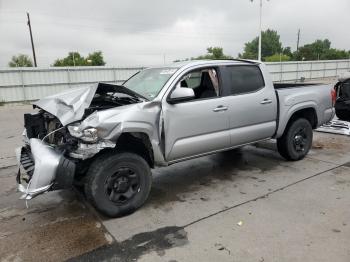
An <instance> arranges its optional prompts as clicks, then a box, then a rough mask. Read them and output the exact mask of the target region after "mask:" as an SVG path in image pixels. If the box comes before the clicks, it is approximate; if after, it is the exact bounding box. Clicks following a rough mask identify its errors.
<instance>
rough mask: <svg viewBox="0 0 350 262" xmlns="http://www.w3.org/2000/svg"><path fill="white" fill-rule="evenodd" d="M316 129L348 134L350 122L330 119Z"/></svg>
mask: <svg viewBox="0 0 350 262" xmlns="http://www.w3.org/2000/svg"><path fill="white" fill-rule="evenodd" d="M316 131H318V132H325V133H332V134H341V135H347V136H350V122H347V121H342V120H332V121H331V122H329V123H327V124H324V125H322V126H320V127H319V128H317V129H316Z"/></svg>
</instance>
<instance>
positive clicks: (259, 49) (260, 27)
mask: <svg viewBox="0 0 350 262" xmlns="http://www.w3.org/2000/svg"><path fill="white" fill-rule="evenodd" d="M250 1H251V2H253V1H254V0H250ZM259 1H260V5H259V8H260V9H259V48H258V60H259V61H261V30H262V7H263V3H262V2H263V0H259ZM267 1H269V0H267Z"/></svg>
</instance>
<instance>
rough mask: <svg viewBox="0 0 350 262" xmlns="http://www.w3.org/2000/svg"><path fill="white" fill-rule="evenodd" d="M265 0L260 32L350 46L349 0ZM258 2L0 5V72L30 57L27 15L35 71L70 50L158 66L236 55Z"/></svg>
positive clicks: (248, 35)
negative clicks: (349, 27) (213, 52)
mask: <svg viewBox="0 0 350 262" xmlns="http://www.w3.org/2000/svg"><path fill="white" fill-rule="evenodd" d="M336 2H337V4H336V5H335V4H334V1H332V0H324V1H317V0H308V1H304V0H293V1H291V0H279V1H277V0H271V1H269V2H267V1H264V8H263V27H264V28H265V29H266V28H273V29H276V30H277V31H278V32H279V33H280V35H281V40H282V42H283V44H284V45H285V46H291V47H292V49H295V46H296V34H297V30H298V28H300V29H301V43H302V44H304V43H308V42H312V41H314V40H315V39H318V38H329V39H330V40H331V42H332V45H333V46H335V47H337V48H342V49H350V46H349V43H350V35H349V34H346V33H345V32H344V31H343V30H342V28H344V26H346V23H348V21H347V16H348V14H349V11H350V2H349V1H348V0H337V1H336ZM258 6H259V3H258V1H257V0H255V1H254V2H253V3H251V2H250V1H249V0H234V1H232V0H222V1H212V0H211V1H208V0H201V1H199V0H192V1H185V0H178V1H168V0H148V1H139V0H138V1H136V0H128V1H121V0H114V1H112V0H100V1H92V0H84V1H83V0H70V1H68V0H60V1H52V0H51V1H49V0H0V34H1V38H2V40H1V46H0V67H4V66H6V65H7V62H8V60H9V59H10V57H11V56H12V55H14V54H17V53H26V54H29V55H31V46H30V39H29V33H28V28H27V25H26V14H25V12H26V11H28V12H30V14H31V20H32V27H33V34H34V41H35V46H36V52H37V57H38V64H39V66H44V67H45V66H49V65H50V64H52V63H53V61H54V60H55V59H56V58H58V57H63V56H65V55H66V54H67V53H68V52H69V51H72V50H74V51H79V52H81V53H82V54H83V55H87V54H88V53H89V52H92V51H94V50H101V51H103V53H104V56H105V59H106V61H107V64H108V65H113V66H133V65H154V64H162V63H163V60H164V56H165V60H166V62H171V61H173V60H175V59H178V58H186V57H191V56H197V55H200V54H203V53H204V52H205V50H206V48H207V47H208V46H222V47H223V48H224V51H225V53H228V54H231V55H233V56H236V55H237V54H238V53H239V52H242V50H243V47H244V43H245V42H247V41H250V40H251V39H252V38H253V37H255V36H256V35H257V34H258V15H259V10H258Z"/></svg>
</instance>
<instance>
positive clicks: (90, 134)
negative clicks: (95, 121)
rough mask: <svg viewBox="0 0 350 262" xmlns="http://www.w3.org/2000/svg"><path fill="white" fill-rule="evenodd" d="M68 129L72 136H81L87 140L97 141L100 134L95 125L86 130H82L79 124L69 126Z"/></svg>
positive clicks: (80, 137)
mask: <svg viewBox="0 0 350 262" xmlns="http://www.w3.org/2000/svg"><path fill="white" fill-rule="evenodd" d="M68 131H69V133H70V134H71V136H74V137H76V138H79V139H81V140H83V141H85V142H90V143H91V142H97V140H98V135H97V129H96V128H94V127H90V128H86V129H84V130H80V128H79V126H74V125H71V126H68Z"/></svg>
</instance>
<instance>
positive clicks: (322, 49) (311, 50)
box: [293, 39, 349, 60]
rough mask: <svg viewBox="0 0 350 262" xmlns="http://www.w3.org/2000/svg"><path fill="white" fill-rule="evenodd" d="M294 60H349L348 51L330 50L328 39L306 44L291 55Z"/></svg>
mask: <svg viewBox="0 0 350 262" xmlns="http://www.w3.org/2000/svg"><path fill="white" fill-rule="evenodd" d="M293 56H294V59H295V60H328V59H346V58H349V51H345V50H339V49H335V48H331V42H330V41H329V40H328V39H324V40H320V39H318V40H316V41H314V42H313V43H311V44H306V45H304V46H302V47H300V48H299V50H298V51H295V52H294V53H293Z"/></svg>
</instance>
